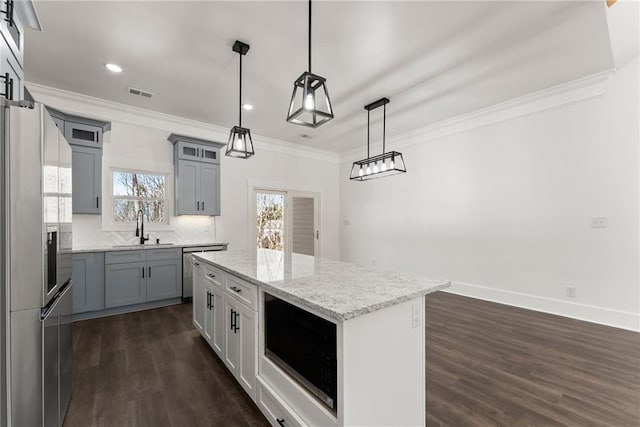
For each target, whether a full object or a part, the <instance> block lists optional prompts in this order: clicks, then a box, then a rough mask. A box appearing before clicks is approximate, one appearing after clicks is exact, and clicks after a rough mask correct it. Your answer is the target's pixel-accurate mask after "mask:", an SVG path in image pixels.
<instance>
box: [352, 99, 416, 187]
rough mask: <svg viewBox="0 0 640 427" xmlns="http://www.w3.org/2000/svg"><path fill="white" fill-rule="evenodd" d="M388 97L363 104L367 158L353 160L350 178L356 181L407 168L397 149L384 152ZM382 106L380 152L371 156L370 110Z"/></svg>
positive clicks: (394, 172)
mask: <svg viewBox="0 0 640 427" xmlns="http://www.w3.org/2000/svg"><path fill="white" fill-rule="evenodd" d="M388 103H389V99H388V98H380V99H379V100H377V101H375V102H372V103H371V104H369V105H365V106H364V109H365V110H367V158H366V159H362V160H358V161H356V162H353V166H352V167H351V177H350V179H355V180H357V181H367V180H369V179H374V178H382V177H384V176H389V175H396V174H399V173H405V172H406V171H407V168H406V166H405V164H404V158H403V157H402V153H399V152H397V151H389V152H385V149H386V132H387V104H388ZM378 107H383V116H382V154H378V155H377V156H373V157H371V155H370V150H369V128H370V126H371V110H375V109H376V108H378Z"/></svg>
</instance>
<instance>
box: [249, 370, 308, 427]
mask: <svg viewBox="0 0 640 427" xmlns="http://www.w3.org/2000/svg"><path fill="white" fill-rule="evenodd" d="M256 400H257V402H258V407H259V408H260V410H261V411H262V413H263V414H264V415H265V416H266V417H267V419H268V420H269V422H271V424H272V425H274V426H277V425H282V426H285V427H295V426H298V427H301V426H305V425H306V424H305V423H304V422H303V421H302V420H301V419H300V418H299V417H298V415H297V414H295V413H294V412H293V411H292V410H291V409H290V408H289V407H288V406H287V405H286V404H285V403H284V402H283V401H282V400H281V399H280V398H279V397H277V396H276V395H275V392H273V391H272V390H271V389H270V388H268V386H267V385H265V384H263V383H262V381H261V380H260V379H258V395H257V399H256Z"/></svg>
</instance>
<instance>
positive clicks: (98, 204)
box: [96, 196, 100, 209]
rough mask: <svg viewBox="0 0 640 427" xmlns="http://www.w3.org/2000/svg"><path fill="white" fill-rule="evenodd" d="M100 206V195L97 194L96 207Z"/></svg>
mask: <svg viewBox="0 0 640 427" xmlns="http://www.w3.org/2000/svg"><path fill="white" fill-rule="evenodd" d="M99 207H100V197H97V196H96V209H97V208H99Z"/></svg>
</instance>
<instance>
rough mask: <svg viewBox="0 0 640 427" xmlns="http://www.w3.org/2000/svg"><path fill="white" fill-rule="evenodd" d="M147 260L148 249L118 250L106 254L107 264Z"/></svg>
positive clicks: (105, 260) (105, 261)
mask: <svg viewBox="0 0 640 427" xmlns="http://www.w3.org/2000/svg"><path fill="white" fill-rule="evenodd" d="M146 260H147V251H145V250H141V251H118V252H107V253H105V254H104V263H105V264H121V263H123V262H141V261H146Z"/></svg>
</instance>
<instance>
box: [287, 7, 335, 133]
mask: <svg viewBox="0 0 640 427" xmlns="http://www.w3.org/2000/svg"><path fill="white" fill-rule="evenodd" d="M326 82H327V80H326V79H325V78H324V77H321V76H319V75H317V74H313V73H312V72H311V0H309V68H308V69H307V71H305V72H304V73H302V75H301V76H300V77H298V78H297V79H296V81H294V82H293V94H292V95H291V102H290V103H289V113H288V114H287V121H288V122H289V123H294V124H296V125H302V126H309V127H312V128H317V127H318V126H320V125H322V124H324V123H326V122H328V121H329V120H331V119H333V108H332V107H331V100H330V99H329V92H327V85H326Z"/></svg>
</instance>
